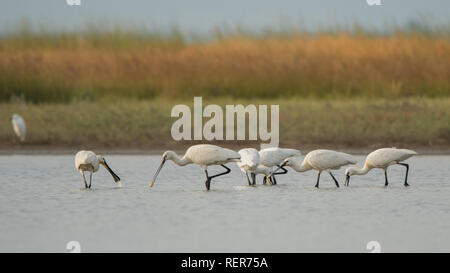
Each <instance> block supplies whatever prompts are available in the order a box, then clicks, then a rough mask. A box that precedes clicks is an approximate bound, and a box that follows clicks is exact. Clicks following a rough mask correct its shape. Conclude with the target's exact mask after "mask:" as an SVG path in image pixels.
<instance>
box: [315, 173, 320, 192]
mask: <svg viewBox="0 0 450 273" xmlns="http://www.w3.org/2000/svg"><path fill="white" fill-rule="evenodd" d="M320 173H321V172H319V174H318V175H317V183H316V188H318V187H319V180H320Z"/></svg>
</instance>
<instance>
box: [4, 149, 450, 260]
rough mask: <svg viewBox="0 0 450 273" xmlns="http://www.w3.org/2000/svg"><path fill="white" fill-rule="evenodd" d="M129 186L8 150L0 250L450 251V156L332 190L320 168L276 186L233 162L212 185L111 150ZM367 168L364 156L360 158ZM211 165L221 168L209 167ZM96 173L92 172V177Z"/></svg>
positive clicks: (195, 170)
mask: <svg viewBox="0 0 450 273" xmlns="http://www.w3.org/2000/svg"><path fill="white" fill-rule="evenodd" d="M104 156H105V159H106V160H107V161H108V163H109V165H110V167H111V168H112V169H113V170H114V171H115V172H116V173H117V174H118V175H119V176H120V177H121V178H122V186H119V185H117V184H115V183H114V181H113V179H112V178H111V176H110V175H109V173H107V171H106V170H105V169H104V168H102V169H100V170H99V171H98V172H97V173H95V174H94V176H93V181H92V189H90V190H85V189H84V185H83V183H82V178H81V175H80V174H79V172H78V171H77V170H75V167H74V162H73V156H66V155H64V156H63V155H45V156H37V155H10V156H6V155H2V156H0V182H1V183H0V195H1V198H0V221H1V224H0V252H6V251H8V252H10V251H12V252H23V251H33V252H35V251H36V252H68V250H66V244H67V243H68V242H69V241H78V242H79V243H80V245H81V251H82V252H97V251H103V252H116V251H125V252H130V251H133V252H141V251H145V252H306V251H315V252H325V251H333V252H368V250H367V249H366V245H367V243H368V242H369V241H377V242H379V244H380V245H381V251H383V252H397V251H409V252H418V251H421V252H422V251H425V252H429V251H432V252H437V251H446V252H448V251H450V183H449V177H448V176H449V175H450V164H449V163H450V156H416V157H413V158H411V159H409V160H408V161H407V162H408V163H409V164H410V173H409V180H408V181H409V183H410V184H411V187H408V188H405V187H404V186H403V179H404V173H405V168H404V167H403V166H393V167H391V168H390V169H389V171H388V174H389V178H390V185H389V187H387V188H385V187H384V174H383V172H382V171H381V170H372V171H371V172H369V173H368V174H367V175H365V176H354V177H352V179H351V181H350V187H344V186H343V180H344V175H343V173H344V169H341V170H339V171H335V172H334V174H335V177H336V178H337V179H338V180H339V182H340V183H341V187H340V188H336V186H335V184H334V182H333V181H332V180H331V178H330V176H329V175H328V174H326V173H323V174H322V176H321V185H320V186H321V188H320V189H316V188H314V184H315V179H316V176H317V173H316V172H315V171H310V172H306V173H296V172H294V171H290V172H289V173H288V174H286V175H280V176H278V177H277V180H278V185H276V186H270V185H266V186H264V185H261V180H262V177H261V176H258V185H257V186H256V187H249V186H247V181H246V178H245V175H244V173H242V172H241V171H240V170H239V169H238V168H237V166H236V164H234V163H232V164H231V163H230V164H228V165H229V166H231V169H232V172H231V173H230V174H229V175H226V176H222V177H219V178H217V179H215V180H213V181H212V183H211V191H209V192H207V191H206V190H205V185H204V182H205V177H204V172H203V170H202V169H201V168H200V167H198V166H196V165H191V166H185V167H179V166H176V165H175V164H173V163H172V162H167V163H166V165H165V166H164V168H163V169H162V171H161V173H160V175H159V177H158V180H157V182H156V184H155V185H154V187H153V188H152V189H150V188H149V187H148V184H149V182H150V180H151V178H152V177H153V174H154V172H155V170H156V168H157V167H158V165H159V163H160V160H161V159H160V157H159V156H143V155H129V156H124V155H112V156H108V155H104ZM358 160H359V165H361V164H362V162H363V161H364V157H362V156H358ZM209 172H210V174H213V173H214V172H222V169H221V168H217V167H214V168H211V169H210V171H209ZM88 177H89V176H88Z"/></svg>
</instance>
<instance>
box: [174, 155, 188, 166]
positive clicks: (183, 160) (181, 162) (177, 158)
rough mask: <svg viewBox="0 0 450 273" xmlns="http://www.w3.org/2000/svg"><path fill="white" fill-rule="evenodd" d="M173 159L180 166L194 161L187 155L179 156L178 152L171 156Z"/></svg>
mask: <svg viewBox="0 0 450 273" xmlns="http://www.w3.org/2000/svg"><path fill="white" fill-rule="evenodd" d="M171 160H172V161H173V162H174V163H175V164H177V165H178V166H184V165H187V164H191V163H192V161H191V160H189V159H188V158H186V156H183V157H181V156H179V155H177V154H174V155H173V156H172V157H171Z"/></svg>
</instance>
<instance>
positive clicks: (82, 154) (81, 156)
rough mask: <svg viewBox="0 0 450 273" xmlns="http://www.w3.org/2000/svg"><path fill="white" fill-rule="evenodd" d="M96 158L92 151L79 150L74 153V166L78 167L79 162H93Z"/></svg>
mask: <svg viewBox="0 0 450 273" xmlns="http://www.w3.org/2000/svg"><path fill="white" fill-rule="evenodd" d="M96 160H97V156H96V155H95V153H94V152H92V151H79V152H78V153H77V154H76V155H75V168H77V169H78V168H79V166H80V165H81V164H93V163H94V162H95V161H96Z"/></svg>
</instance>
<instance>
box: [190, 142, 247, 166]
mask: <svg viewBox="0 0 450 273" xmlns="http://www.w3.org/2000/svg"><path fill="white" fill-rule="evenodd" d="M185 156H187V157H189V158H190V159H191V160H192V162H194V163H196V164H199V165H211V164H223V163H226V162H230V161H238V160H239V159H240V158H241V156H240V155H239V153H237V152H235V151H233V150H230V149H226V148H222V147H219V146H216V145H211V144H199V145H194V146H191V147H190V148H189V149H188V150H187V151H186V154H185Z"/></svg>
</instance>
